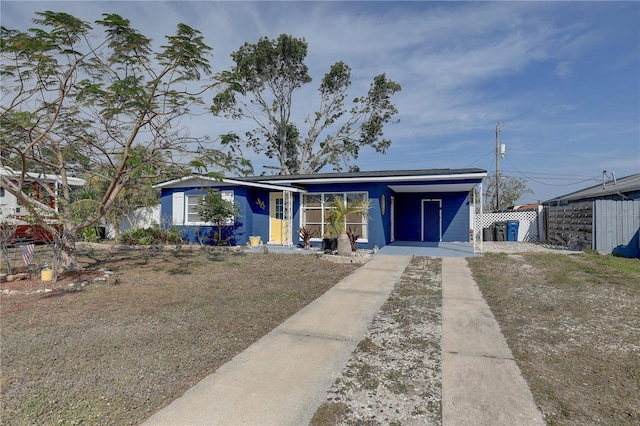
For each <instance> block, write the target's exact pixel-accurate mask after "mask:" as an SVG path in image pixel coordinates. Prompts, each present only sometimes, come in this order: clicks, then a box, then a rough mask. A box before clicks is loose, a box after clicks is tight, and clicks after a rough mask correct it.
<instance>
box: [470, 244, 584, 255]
mask: <svg viewBox="0 0 640 426" xmlns="http://www.w3.org/2000/svg"><path fill="white" fill-rule="evenodd" d="M482 251H483V252H484V253H507V254H513V253H561V254H578V253H582V249H581V248H580V247H566V246H558V245H553V244H548V243H528V242H523V241H483V242H482Z"/></svg>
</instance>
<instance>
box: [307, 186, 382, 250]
mask: <svg viewBox="0 0 640 426" xmlns="http://www.w3.org/2000/svg"><path fill="white" fill-rule="evenodd" d="M336 196H337V197H341V198H342V200H343V201H344V202H345V203H353V202H363V201H367V200H368V199H369V195H368V194H367V193H366V192H332V193H315V194H303V195H302V215H301V216H302V217H301V222H302V223H301V225H302V226H303V227H305V228H307V229H308V230H309V231H311V232H312V235H313V238H312V240H320V239H322V238H323V237H324V236H325V235H328V233H329V223H328V222H329V221H328V218H329V215H330V214H331V210H332V208H331V204H332V203H333V202H334V200H335V197H336ZM345 222H346V227H345V229H346V230H347V231H351V232H353V233H354V234H355V235H358V236H359V237H358V240H359V241H366V240H367V238H368V235H369V234H368V231H369V229H368V228H369V227H368V223H367V219H366V216H365V215H364V214H362V213H351V214H349V215H347V217H346V218H345Z"/></svg>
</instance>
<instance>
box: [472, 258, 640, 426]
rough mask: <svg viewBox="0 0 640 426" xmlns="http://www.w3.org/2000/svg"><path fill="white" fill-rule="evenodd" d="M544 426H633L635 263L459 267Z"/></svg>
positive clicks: (638, 308)
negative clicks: (466, 271)
mask: <svg viewBox="0 0 640 426" xmlns="http://www.w3.org/2000/svg"><path fill="white" fill-rule="evenodd" d="M469 264H470V266H471V268H472V271H473V274H474V277H475V279H476V282H477V283H478V285H479V286H480V289H481V290H482V294H483V296H484V297H485V299H486V300H487V302H488V303H489V306H490V307H491V310H492V311H493V314H494V315H495V317H496V319H497V320H498V322H499V324H500V327H501V329H502V332H503V333H504V335H505V337H506V339H507V342H508V344H509V347H510V348H511V350H512V352H513V355H514V357H515V359H516V362H517V363H518V366H519V367H520V370H521V371H522V373H523V375H524V377H525V379H526V380H527V382H528V383H529V387H530V388H531V391H532V393H533V396H534V399H535V401H536V403H537V404H538V406H539V407H540V409H541V410H542V413H543V415H544V419H545V420H546V422H547V423H548V424H551V425H554V424H562V425H566V424H608V425H610V424H616V425H622V424H636V425H637V424H640V404H639V403H638V401H640V260H638V259H624V258H617V257H613V256H598V255H595V254H590V253H587V254H584V255H558V254H534V253H528V254H517V255H506V254H485V255H484V256H483V257H479V258H472V259H469Z"/></svg>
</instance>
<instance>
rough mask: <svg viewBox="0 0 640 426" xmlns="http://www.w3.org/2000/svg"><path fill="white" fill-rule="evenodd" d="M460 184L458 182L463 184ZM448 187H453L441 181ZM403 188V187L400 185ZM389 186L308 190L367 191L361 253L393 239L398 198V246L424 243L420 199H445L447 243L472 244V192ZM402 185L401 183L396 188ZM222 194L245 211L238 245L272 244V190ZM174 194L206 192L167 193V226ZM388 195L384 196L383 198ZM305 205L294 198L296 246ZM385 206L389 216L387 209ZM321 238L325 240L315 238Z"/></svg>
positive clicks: (311, 188) (190, 232) (189, 229)
mask: <svg viewBox="0 0 640 426" xmlns="http://www.w3.org/2000/svg"><path fill="white" fill-rule="evenodd" d="M458 182H459V181H458ZM442 183H449V182H446V181H445V182H442ZM400 184H401V183H400ZM388 185H389V184H388V183H385V182H375V183H354V184H319V185H307V188H306V189H307V191H308V192H309V193H331V192H367V193H368V197H369V201H370V203H371V209H370V210H369V215H370V219H369V228H368V236H367V242H361V243H359V244H358V247H359V248H362V249H372V248H374V247H375V246H378V247H383V246H385V245H387V244H388V243H389V242H390V239H391V221H390V217H391V211H390V210H391V209H390V199H391V197H394V198H395V212H394V214H395V227H394V230H395V240H399V241H402V240H404V241H419V240H420V221H421V200H423V199H441V200H442V241H469V209H468V208H467V206H466V205H467V203H468V193H467V192H462V193H435V192H423V193H404V192H402V193H396V192H394V191H393V190H391V189H390V188H389V186H388ZM394 185H398V183H394ZM210 186H214V187H217V188H218V189H220V190H232V191H233V192H234V200H235V201H236V202H237V203H238V204H239V206H240V208H241V211H242V213H241V216H240V217H238V218H237V219H238V223H239V225H238V227H237V229H236V232H235V237H236V238H235V242H236V244H238V245H245V244H247V242H248V239H249V236H250V235H257V236H260V238H261V239H262V241H264V242H266V241H268V240H269V211H270V205H269V203H270V196H269V195H270V193H272V192H278V191H270V190H266V189H260V188H249V187H242V186H215V185H210ZM174 192H184V194H185V196H187V195H198V194H202V193H203V189H202V188H201V187H195V186H192V187H184V188H163V190H162V197H161V215H162V219H161V223H163V224H164V225H165V226H166V224H170V222H171V221H170V220H167V219H165V218H172V217H174V215H173V213H174V212H173V211H172V209H173V205H172V194H173V193H174ZM383 196H384V197H383ZM301 203H302V194H300V193H294V194H293V213H294V215H293V224H292V227H291V241H292V242H293V244H294V245H298V244H300V243H301V240H300V238H299V235H298V229H299V228H300V226H301V225H302V223H301V208H300V207H301ZM382 203H384V211H383V208H382ZM177 226H180V227H182V228H183V229H184V232H185V234H186V236H187V237H188V238H189V240H190V241H192V242H198V238H197V236H196V227H195V226H185V225H177ZM199 228H200V231H202V230H203V228H206V230H207V231H211V230H213V227H203V226H201V227H199ZM316 237H318V238H321V237H322V236H316ZM312 246H314V247H320V246H321V242H312Z"/></svg>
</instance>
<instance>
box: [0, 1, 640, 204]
mask: <svg viewBox="0 0 640 426" xmlns="http://www.w3.org/2000/svg"><path fill="white" fill-rule="evenodd" d="M45 10H52V11H58V12H67V13H70V14H72V15H74V16H76V17H78V18H81V19H84V20H86V21H90V22H93V21H95V20H97V19H100V18H101V15H102V13H118V14H120V15H122V16H123V17H125V18H127V19H129V20H130V21H131V23H132V26H133V27H134V28H136V29H138V30H139V31H140V32H142V33H143V34H144V35H146V36H147V37H150V38H152V39H153V40H154V43H155V44H156V45H160V44H161V43H163V42H164V40H165V36H168V35H171V34H173V33H174V32H175V29H176V26H177V24H179V23H184V24H187V25H189V26H191V27H192V28H194V29H197V30H199V31H201V32H202V34H203V36H204V41H205V43H206V44H208V45H209V46H211V47H213V58H211V63H212V66H213V69H214V72H219V71H223V70H225V69H229V68H230V67H231V65H232V61H231V58H230V54H231V53H232V52H234V51H236V50H237V49H238V48H239V47H240V46H242V45H243V44H244V43H245V42H249V43H255V42H257V41H258V39H259V38H260V37H264V36H266V37H269V38H276V37H277V36H278V35H280V34H285V33H286V34H289V35H292V36H294V37H298V38H304V39H305V40H306V41H307V43H308V55H307V61H306V63H307V65H308V67H309V72H310V74H311V76H312V78H313V81H312V82H311V84H310V85H308V87H307V88H305V89H304V91H303V92H302V93H301V95H300V96H298V97H297V98H296V101H297V102H298V103H296V112H297V113H298V114H299V115H298V116H297V117H296V118H297V119H298V120H302V119H303V118H304V117H305V116H306V115H308V114H310V113H312V112H313V111H314V108H317V105H318V97H317V96H316V93H317V92H316V90H317V87H318V83H319V81H320V80H321V78H322V76H323V75H324V74H325V73H326V72H327V71H328V70H329V68H330V66H331V65H332V64H334V63H335V62H337V61H343V62H345V63H346V64H347V65H349V66H350V67H351V69H352V86H351V88H350V91H349V94H350V95H352V96H354V97H355V96H360V95H364V94H366V91H367V90H368V88H369V85H370V84H371V81H372V80H373V78H374V77H375V76H376V75H378V74H381V73H385V74H386V76H387V78H389V79H391V80H393V81H395V82H397V83H399V84H400V85H401V86H402V91H401V92H399V93H397V94H396V95H395V96H394V97H393V98H392V100H393V102H394V103H395V105H396V107H397V108H398V111H399V114H398V116H397V118H398V119H399V120H400V121H399V122H398V123H396V124H390V125H388V126H387V127H386V128H385V135H384V136H385V138H388V139H390V140H391V141H392V144H391V147H390V149H389V150H388V151H387V153H386V154H384V155H381V154H378V153H376V152H374V151H373V150H367V149H365V150H363V151H362V152H361V154H360V157H359V159H358V161H357V162H356V164H357V165H358V166H359V167H360V170H361V171H375V170H406V169H432V168H451V169H458V168H470V167H472V168H481V169H485V170H487V171H489V172H490V173H494V172H495V170H496V155H495V151H496V126H497V125H498V123H499V124H500V142H501V143H504V144H505V147H506V151H505V155H504V158H501V159H500V160H499V169H500V173H501V174H503V175H506V176H512V177H517V178H524V179H526V181H527V186H528V188H529V189H531V190H532V191H533V192H534V194H527V195H525V196H523V197H522V198H521V199H520V200H519V201H518V203H533V202H536V201H538V200H540V201H544V200H548V199H551V198H554V197H556V196H559V195H563V194H567V193H570V192H573V191H576V190H579V189H582V188H585V187H588V186H592V185H596V184H598V183H600V182H601V181H602V176H603V171H605V170H606V172H607V176H608V177H609V178H611V176H612V174H615V176H616V177H617V178H620V177H623V176H628V175H631V174H635V173H640V2H637V1H626V2H615V1H610V2H582V1H563V2H552V1H544V2H519V1H517V2H515V1H514V2H503V1H499V2H456V1H451V2H431V1H411V2H401V1H393V2H391V1H350V2H340V1H323V2H311V1H304V2H301V1H299V2H290V1H279V2H266V1H263V2H248V1H237V2H217V1H173V2H171V1H169V2H158V1H136V0H129V1H25V0H22V1H5V0H1V1H0V22H1V24H2V25H3V26H5V27H8V28H12V29H18V30H22V31H24V30H26V29H27V28H29V27H31V26H33V24H32V22H31V19H32V18H34V17H35V15H34V13H35V12H38V11H45ZM184 124H185V125H187V126H189V128H190V131H191V134H192V135H194V136H200V135H205V134H206V135H210V136H212V137H216V136H217V135H220V134H224V133H228V132H230V131H234V130H235V131H237V132H242V129H243V128H247V127H246V126H248V123H239V122H236V121H230V120H225V119H219V118H214V117H213V116H211V115H208V114H202V115H199V116H198V117H194V118H192V119H190V120H188V121H186V122H184ZM243 126H244V127H243ZM301 126H302V124H301ZM302 128H304V127H302ZM248 158H249V159H252V160H253V163H254V168H255V170H256V173H257V174H258V173H260V172H261V171H262V170H263V169H262V165H263V164H264V163H265V161H264V160H263V159H261V158H259V157H255V156H251V155H250V156H248ZM271 164H273V163H271ZM327 171H330V170H327Z"/></svg>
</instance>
